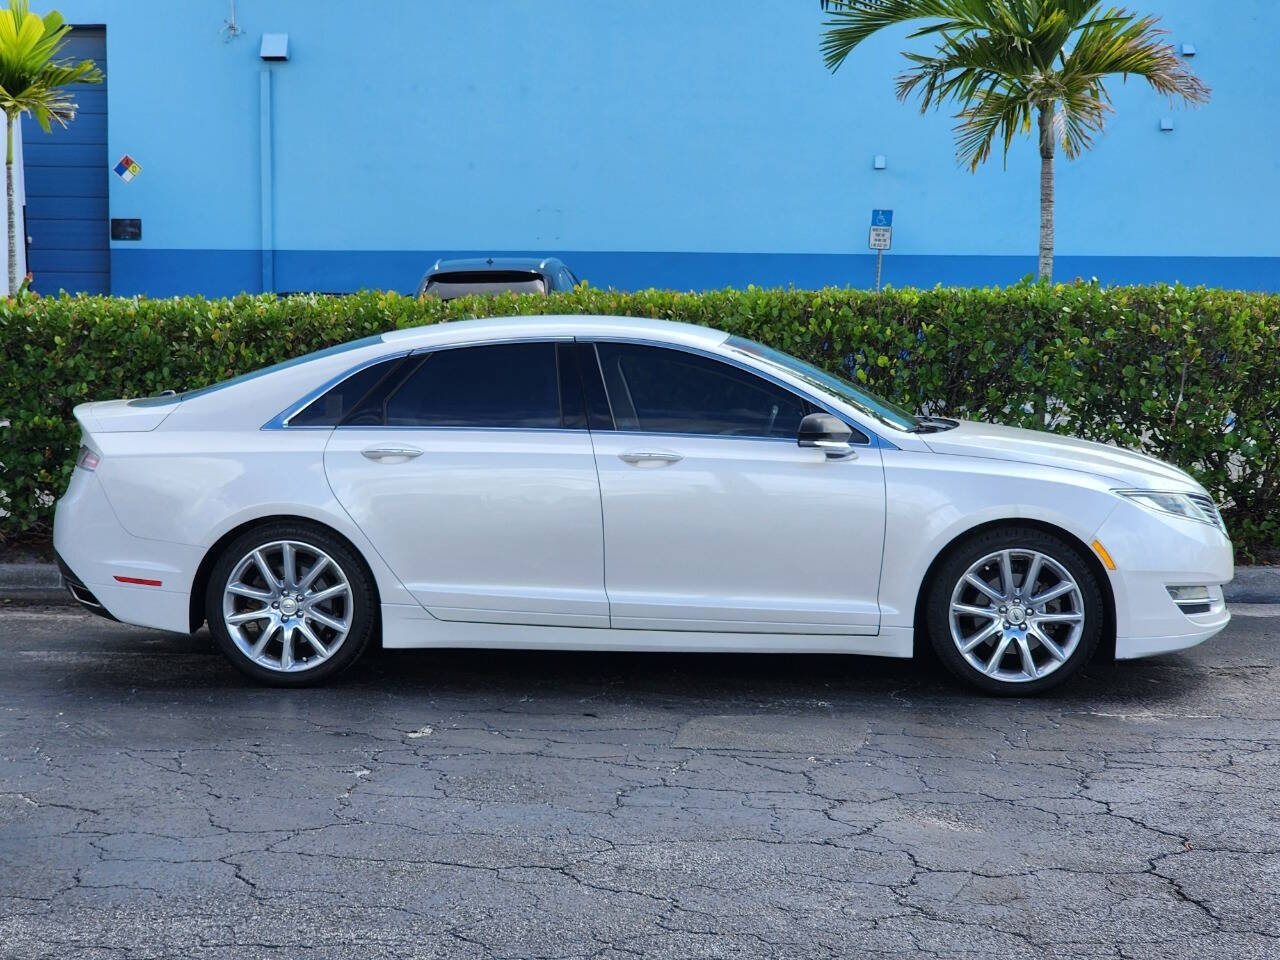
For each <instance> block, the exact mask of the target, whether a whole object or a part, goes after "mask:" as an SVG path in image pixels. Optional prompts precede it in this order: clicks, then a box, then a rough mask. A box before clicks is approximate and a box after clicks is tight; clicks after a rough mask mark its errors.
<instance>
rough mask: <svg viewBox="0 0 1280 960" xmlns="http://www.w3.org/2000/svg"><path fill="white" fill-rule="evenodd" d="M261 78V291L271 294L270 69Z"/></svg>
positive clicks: (273, 194) (273, 279)
mask: <svg viewBox="0 0 1280 960" xmlns="http://www.w3.org/2000/svg"><path fill="white" fill-rule="evenodd" d="M258 77H259V80H258V120H259V129H258V138H259V149H258V165H259V170H258V173H259V177H260V179H261V198H262V200H261V209H260V216H261V227H262V292H263V293H271V292H273V291H274V290H275V288H276V276H275V274H276V263H275V261H276V251H275V245H276V240H275V203H276V192H275V177H274V169H275V163H274V158H273V156H272V154H273V150H272V141H273V134H272V130H273V123H272V117H271V71H270V70H263V71H262V72H261V73H260V74H259V75H258Z"/></svg>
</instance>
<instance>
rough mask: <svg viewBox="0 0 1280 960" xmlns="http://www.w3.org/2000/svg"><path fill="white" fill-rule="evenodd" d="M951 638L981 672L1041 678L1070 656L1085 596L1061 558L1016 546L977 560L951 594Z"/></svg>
mask: <svg viewBox="0 0 1280 960" xmlns="http://www.w3.org/2000/svg"><path fill="white" fill-rule="evenodd" d="M949 620H950V624H951V639H952V640H953V641H954V642H955V645H956V649H957V650H959V651H960V654H961V655H962V656H963V657H964V658H965V660H967V661H968V662H969V665H970V666H972V667H973V668H974V669H975V670H977V671H978V672H979V673H982V674H985V675H986V676H988V677H991V678H992V679H993V680H1002V681H1005V682H1008V683H1027V682H1029V681H1032V680H1039V679H1040V678H1042V677H1045V676H1048V675H1049V674H1051V673H1053V672H1054V671H1055V670H1057V669H1058V668H1059V667H1060V666H1062V665H1063V664H1064V663H1066V662H1067V660H1068V659H1070V657H1071V655H1072V654H1073V653H1074V652H1075V650H1076V647H1078V646H1079V644H1080V638H1081V637H1082V636H1083V635H1084V624H1085V608H1084V595H1083V594H1082V593H1081V591H1080V587H1079V585H1078V584H1077V583H1076V581H1075V579H1074V578H1073V577H1072V576H1071V574H1070V573H1069V572H1068V571H1067V568H1066V567H1064V566H1063V565H1062V564H1061V563H1059V562H1058V561H1057V560H1054V559H1053V557H1051V556H1049V555H1048V554H1044V553H1040V552H1039V551H1037V550H1031V549H1019V548H1017V547H1014V548H1011V549H1008V550H1001V551H999V552H997V553H992V554H988V555H987V556H985V557H983V558H982V559H981V560H979V561H978V562H977V563H975V564H973V566H971V567H970V568H969V569H968V570H967V571H966V572H965V574H964V576H963V577H961V578H960V581H959V582H958V583H957V584H956V587H955V589H954V590H953V591H952V593H951V609H950V614H949Z"/></svg>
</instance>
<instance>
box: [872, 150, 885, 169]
mask: <svg viewBox="0 0 1280 960" xmlns="http://www.w3.org/2000/svg"><path fill="white" fill-rule="evenodd" d="M871 166H872V167H874V168H875V169H876V170H883V169H885V167H887V166H889V159H888V157H886V156H885V155H884V154H883V153H877V154H876V156H875V159H874V160H872V161H871Z"/></svg>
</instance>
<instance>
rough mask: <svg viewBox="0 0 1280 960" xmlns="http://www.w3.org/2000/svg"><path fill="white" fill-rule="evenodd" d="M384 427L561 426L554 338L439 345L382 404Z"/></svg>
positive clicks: (558, 378) (558, 380) (558, 377)
mask: <svg viewBox="0 0 1280 960" xmlns="http://www.w3.org/2000/svg"><path fill="white" fill-rule="evenodd" d="M386 423H387V425H388V426H415V427H559V426H561V417H560V376H559V373H558V371H557V368H556V347H555V344H553V343H502V344H494V345H493V346H487V347H459V348H455V349H451V350H437V351H435V352H433V353H431V354H428V356H427V358H426V360H425V361H424V362H423V363H422V365H421V366H419V367H418V368H417V369H416V370H414V371H413V373H411V374H410V375H409V378H408V379H407V380H406V381H405V382H404V384H403V385H402V386H401V387H400V388H399V389H398V390H396V392H395V393H394V394H393V395H392V396H391V398H390V399H389V400H388V401H387V403H386Z"/></svg>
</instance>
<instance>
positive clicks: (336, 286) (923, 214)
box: [52, 0, 1280, 296]
mask: <svg viewBox="0 0 1280 960" xmlns="http://www.w3.org/2000/svg"><path fill="white" fill-rule="evenodd" d="M52 2H54V3H56V6H57V7H58V9H60V10H62V12H63V13H64V14H65V15H66V17H67V18H68V20H70V21H71V22H76V23H83V24H99V23H100V24H105V25H106V27H107V51H108V53H107V61H108V72H109V76H110V86H109V149H108V152H109V155H110V162H111V163H114V162H115V160H116V159H117V158H118V157H119V156H120V155H122V154H124V153H129V154H130V155H132V156H133V157H134V158H135V159H137V160H138V162H139V163H140V164H141V165H142V168H143V172H142V174H141V175H140V176H139V177H138V178H137V179H136V180H134V181H133V182H132V183H124V182H121V181H120V180H118V179H117V178H115V177H114V176H113V177H112V178H111V180H112V183H111V193H110V207H111V215H112V216H114V217H140V218H141V219H142V221H143V234H142V235H143V239H142V240H141V241H140V242H127V241H122V242H113V244H112V248H111V270H112V289H113V291H114V292H116V293H121V294H128V293H135V292H145V293H147V294H149V295H153V296H160V295H169V294H174V293H187V292H203V293H207V294H226V293H234V292H238V291H240V290H249V291H255V290H259V289H264V287H274V288H275V289H277V290H321V291H345V290H352V289H356V288H359V287H365V286H371V287H383V288H388V289H398V290H411V289H413V288H414V287H415V286H416V283H417V281H418V278H419V277H420V276H421V274H422V272H423V270H424V269H425V268H426V267H427V266H429V265H430V263H431V262H432V261H434V260H435V258H436V257H438V256H451V255H475V254H480V253H485V254H488V253H516V252H519V253H538V254H554V255H558V256H561V257H562V258H564V259H565V260H566V262H568V263H569V264H570V265H571V266H572V267H573V268H574V270H575V271H576V272H577V273H579V274H580V275H581V276H583V277H585V278H587V279H588V280H589V281H590V282H591V283H592V284H593V285H595V286H602V287H603V286H616V287H621V288H635V287H644V286H650V285H655V286H670V287H677V288H687V289H698V288H707V287H720V286H725V285H734V286H743V285H745V284H747V283H755V284H758V285H778V284H784V285H785V284H795V285H797V286H817V285H824V284H838V285H854V286H867V285H870V283H871V282H872V278H873V269H874V266H873V265H874V258H873V257H872V256H871V255H870V254H869V252H868V251H867V228H868V225H869V217H870V211H871V209H872V208H873V207H891V208H893V209H894V210H895V211H896V218H895V235H894V249H893V251H892V252H891V253H890V254H889V255H888V256H887V257H886V262H885V280H886V282H888V283H892V284H894V285H898V286H903V285H909V284H911V285H932V284H934V283H938V282H941V283H948V284H951V283H955V284H988V283H1011V282H1016V281H1017V280H1018V279H1019V278H1021V277H1022V276H1024V275H1026V274H1028V273H1031V272H1033V271H1034V269H1035V251H1036V238H1037V225H1038V206H1037V198H1038V159H1037V154H1036V150H1035V147H1034V145H1033V144H1032V142H1031V141H1030V140H1027V141H1023V142H1020V143H1017V144H1015V148H1014V152H1013V154H1012V156H1011V157H1010V159H1009V163H1008V167H1007V169H1006V168H1004V167H1003V166H1002V165H1001V163H1000V162H999V161H998V160H997V161H996V162H993V163H990V164H988V165H987V166H986V167H985V168H984V169H983V170H981V171H980V172H979V173H977V174H971V173H969V172H968V171H967V169H962V168H961V167H960V166H958V165H957V163H956V161H955V158H954V153H953V148H952V138H951V132H950V130H951V126H952V123H953V121H952V119H951V118H950V116H949V115H948V114H947V113H940V114H930V115H927V116H922V115H921V114H920V113H919V112H918V111H917V110H916V109H915V108H914V107H912V106H908V105H903V104H900V103H898V102H897V100H896V99H895V97H894V91H893V78H894V76H895V75H896V74H897V73H898V72H899V70H900V69H901V67H902V63H903V62H902V59H901V56H900V51H901V50H902V49H904V48H905V47H907V46H909V45H911V44H909V43H908V41H906V40H905V31H898V32H896V33H893V34H885V35H882V36H877V37H874V38H873V39H872V40H870V41H869V42H868V43H867V44H865V45H864V47H863V48H861V49H859V50H858V51H857V52H856V53H855V55H854V56H853V57H852V58H851V59H850V61H849V62H848V63H847V64H846V65H845V66H844V67H843V68H842V69H841V70H840V71H839V72H838V73H837V74H836V75H834V76H833V75H831V74H830V73H829V72H828V71H827V70H826V69H825V68H824V67H823V65H822V63H821V59H820V56H819V54H818V40H819V34H820V30H821V21H822V14H821V12H820V10H819V4H818V2H817V0H750V2H744V0H696V2H694V0H646V2H644V3H636V2H634V0H557V2H550V3H549V2H546V0H489V2H485V3H476V2H464V0H383V2H380V3H377V4H365V5H352V4H350V3H347V2H339V0H270V2H266V0H240V2H239V3H238V4H237V16H238V24H239V27H240V28H241V30H242V31H243V33H242V34H241V35H240V36H239V37H236V38H233V39H229V40H228V39H226V38H225V36H224V33H223V30H222V28H223V26H224V21H225V20H226V18H227V16H228V12H229V11H228V4H227V3H226V2H225V0H183V2H181V3H175V2H173V0H131V2H129V3H122V2H119V0H52ZM1139 6H1141V7H1142V8H1143V9H1144V10H1150V11H1151V12H1154V13H1157V14H1160V15H1161V16H1162V17H1163V19H1164V23H1165V26H1166V27H1167V29H1168V30H1169V31H1170V39H1171V40H1172V41H1173V42H1176V43H1183V42H1189V43H1193V44H1195V47H1196V49H1197V51H1198V52H1197V55H1196V56H1195V57H1194V59H1193V61H1192V65H1193V66H1194V68H1195V69H1196V71H1197V72H1198V73H1199V74H1200V76H1201V77H1202V78H1203V79H1204V80H1205V81H1206V82H1207V83H1209V84H1210V86H1212V88H1213V99H1212V101H1211V102H1210V104H1209V105H1208V106H1206V107H1203V108H1200V109H1198V110H1186V109H1182V108H1177V109H1171V108H1170V106H1169V105H1168V103H1167V102H1166V101H1164V100H1163V99H1161V98H1160V97H1158V96H1157V95H1155V94H1154V93H1153V92H1151V91H1150V90H1148V89H1147V88H1146V86H1145V84H1143V83H1140V82H1133V81H1130V82H1129V83H1128V84H1124V83H1121V82H1120V81H1119V80H1115V81H1113V83H1112V92H1113V94H1114V99H1115V106H1116V114H1115V116H1114V117H1113V119H1112V121H1111V124H1110V127H1109V129H1108V132H1107V134H1106V135H1105V136H1104V137H1103V138H1102V139H1101V140H1100V141H1099V143H1098V144H1097V147H1096V149H1095V150H1094V151H1092V152H1091V153H1090V154H1089V155H1087V156H1086V157H1084V158H1083V159H1081V160H1079V161H1076V162H1074V163H1067V162H1066V161H1060V162H1059V181H1058V191H1059V192H1058V252H1059V255H1060V259H1059V264H1058V277H1059V279H1070V278H1073V277H1076V276H1082V277H1091V276H1096V277H1098V278H1099V279H1100V280H1102V281H1104V282H1146V281H1154V280H1165V281H1182V282H1184V283H1209V284H1221V285H1226V286H1233V287H1244V288H1251V289H1272V290H1274V289H1280V199H1278V194H1277V189H1276V183H1277V177H1278V175H1280V156H1278V154H1277V151H1276V150H1275V149H1274V148H1273V147H1272V146H1269V145H1270V144H1271V143H1272V142H1273V141H1274V137H1275V128H1276V126H1277V123H1278V121H1280V105H1278V104H1277V98H1276V96H1275V93H1276V87H1275V84H1274V82H1273V80H1272V79H1271V70H1272V66H1271V63H1272V61H1271V57H1273V56H1274V51H1273V49H1272V48H1273V46H1274V38H1275V37H1276V36H1277V35H1280V5H1277V4H1275V3H1274V2H1273V0H1233V2H1232V3H1231V4H1228V5H1219V4H1210V3H1205V2H1204V0H1144V2H1142V3H1141V4H1139ZM264 32H284V33H288V34H289V38H290V51H291V59H290V61H289V62H287V63H280V64H274V65H270V66H266V65H264V64H263V63H262V62H261V61H260V60H259V58H258V46H259V40H260V37H261V34H262V33H264ZM913 43H914V44H915V45H916V46H918V45H919V42H918V41H915V42H913ZM264 72H266V73H269V75H270V76H269V86H270V90H269V93H268V94H266V95H265V104H266V111H267V112H266V113H264V83H263V80H262V74H263V73H264ZM1164 117H1172V118H1173V120H1174V130H1173V131H1172V132H1161V130H1160V120H1161V119H1162V118H1164ZM264 137H265V139H264ZM264 147H266V148H269V151H270V163H269V165H268V167H267V169H266V170H265V175H264V169H263V161H262V158H263V150H264ZM877 154H883V155H885V156H886V157H887V160H888V166H887V169H885V170H883V171H877V170H874V169H873V168H872V159H873V157H874V156H875V155H877ZM264 247H266V248H269V252H268V253H267V254H266V256H265V262H264V255H263V249H264Z"/></svg>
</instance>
